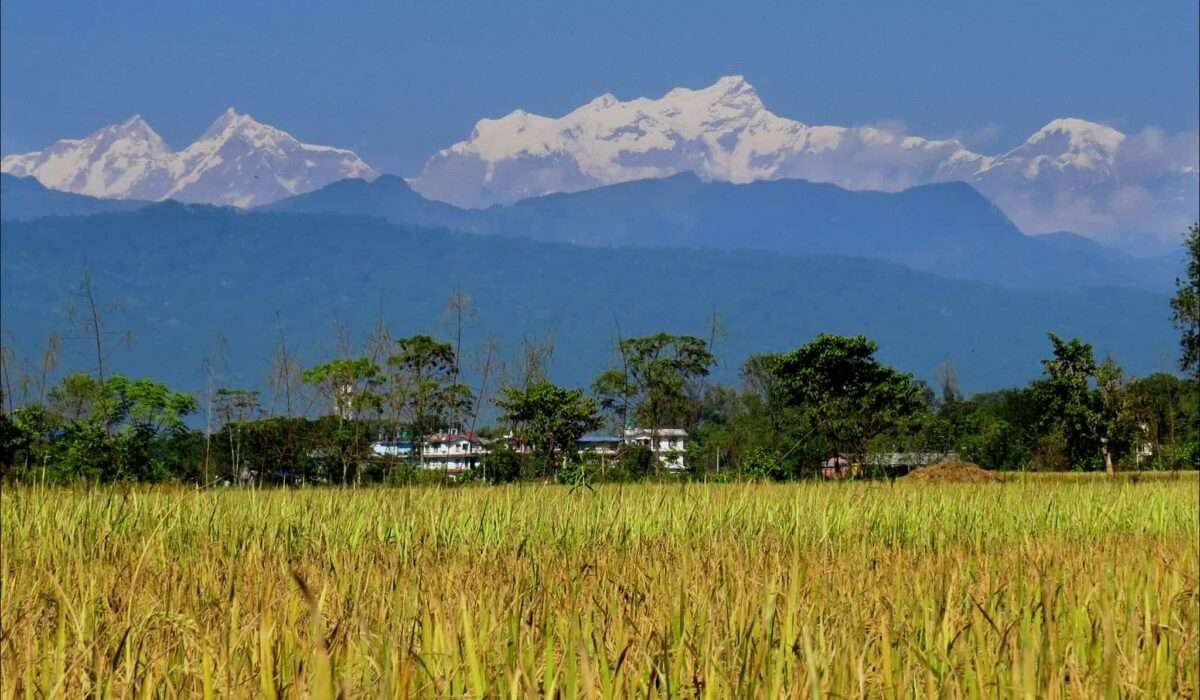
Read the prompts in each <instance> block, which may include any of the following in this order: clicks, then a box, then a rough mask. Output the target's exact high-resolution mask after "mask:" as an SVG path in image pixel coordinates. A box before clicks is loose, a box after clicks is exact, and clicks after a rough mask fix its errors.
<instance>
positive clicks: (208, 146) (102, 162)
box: [0, 107, 378, 207]
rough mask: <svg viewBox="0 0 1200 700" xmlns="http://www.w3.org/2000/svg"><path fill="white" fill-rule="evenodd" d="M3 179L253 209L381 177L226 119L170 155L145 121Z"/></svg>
mask: <svg viewBox="0 0 1200 700" xmlns="http://www.w3.org/2000/svg"><path fill="white" fill-rule="evenodd" d="M0 172H4V173H8V174H11V175H16V176H33V177H36V178H37V179H38V181H40V182H41V183H42V184H43V185H45V186H46V187H50V188H52V189H57V190H64V191H66V192H74V193H77V194H86V195H91V196H93V197H105V198H117V199H142V200H161V199H177V200H179V201H183V202H205V203H211V204H228V205H233V206H238V207H251V206H256V205H259V204H266V203H269V202H273V201H276V200H278V199H282V198H284V197H290V196H292V195H296V194H301V193H304V192H309V191H312V190H315V189H317V188H319V187H322V186H324V185H327V184H329V183H330V182H334V181H336V180H342V179H345V178H364V179H371V178H374V177H375V176H377V175H378V173H377V172H376V171H375V170H374V169H373V168H372V167H371V166H369V165H367V164H366V163H365V162H363V160H362V159H361V158H359V157H358V156H357V155H356V154H355V153H354V152H353V151H347V150H344V149H340V148H330V147H328V146H317V145H313V144H308V143H301V142H300V141H298V140H296V138H294V137H293V136H292V135H291V134H288V133H287V132H285V131H281V130H279V129H276V128H275V127H272V126H268V125H266V124H262V123H260V122H257V121H255V120H254V119H253V118H252V117H250V115H248V114H239V113H238V112H236V111H235V110H234V109H233V108H232V107H231V108H229V109H228V110H226V111H225V113H224V114H222V115H221V116H220V117H218V118H217V120H216V121H214V122H213V123H212V125H211V126H209V127H208V129H207V130H206V131H205V132H204V134H203V135H202V136H201V137H200V138H199V139H198V140H197V141H195V142H194V143H192V144H191V145H189V146H188V147H187V148H184V149H183V150H181V151H172V150H171V149H170V148H169V147H168V146H167V144H166V143H165V142H164V141H163V139H162V138H161V137H160V136H159V135H158V134H157V133H155V131H154V129H152V128H150V125H149V124H147V123H146V121H145V120H144V119H142V118H141V117H140V116H134V117H132V118H131V119H129V120H128V121H126V122H124V123H122V124H115V125H112V126H107V127H104V128H103V129H100V130H99V131H97V132H95V133H93V134H92V135H90V136H88V137H87V138H83V139H63V140H61V141H57V142H55V143H54V144H52V145H51V146H49V147H47V148H45V149H44V150H41V151H34V152H33V153H25V154H22V155H11V156H5V157H4V158H3V159H0Z"/></svg>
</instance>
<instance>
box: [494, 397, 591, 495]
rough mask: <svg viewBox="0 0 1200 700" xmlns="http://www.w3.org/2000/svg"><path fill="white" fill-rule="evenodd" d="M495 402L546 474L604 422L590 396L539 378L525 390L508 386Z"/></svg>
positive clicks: (566, 458) (554, 468)
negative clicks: (580, 440)
mask: <svg viewBox="0 0 1200 700" xmlns="http://www.w3.org/2000/svg"><path fill="white" fill-rule="evenodd" d="M495 403H496V406H497V407H498V408H500V410H501V411H503V415H502V416H501V420H503V421H505V422H506V423H508V424H510V425H511V426H512V427H513V431H514V434H515V436H516V438H517V440H518V441H519V442H521V443H524V444H526V445H529V446H531V447H532V448H533V450H534V452H535V453H536V454H537V455H538V456H539V457H540V458H541V460H542V475H543V476H549V475H550V474H552V473H553V472H554V471H555V470H556V469H557V468H558V467H560V466H562V465H564V464H565V463H566V461H567V460H568V459H569V458H570V457H572V456H574V454H575V450H576V445H577V443H578V442H579V438H581V437H583V435H584V434H585V433H587V432H588V431H590V430H595V429H597V428H599V427H600V426H601V425H603V421H602V420H601V418H600V414H599V412H598V411H597V408H596V402H595V401H593V400H592V399H591V397H589V396H587V395H585V394H584V393H583V392H582V391H581V390H579V389H564V388H563V387H560V386H557V385H555V384H551V383H550V382H547V381H536V382H534V383H532V384H530V385H529V386H528V387H526V388H525V389H523V390H522V389H517V388H515V387H509V388H506V389H504V390H503V391H502V392H501V395H500V396H499V397H498V398H497V399H496V401H495Z"/></svg>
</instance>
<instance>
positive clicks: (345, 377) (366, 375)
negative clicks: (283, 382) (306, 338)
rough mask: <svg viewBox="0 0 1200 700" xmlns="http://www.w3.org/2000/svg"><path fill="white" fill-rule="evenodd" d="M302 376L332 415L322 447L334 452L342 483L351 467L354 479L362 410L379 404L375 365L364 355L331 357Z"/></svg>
mask: <svg viewBox="0 0 1200 700" xmlns="http://www.w3.org/2000/svg"><path fill="white" fill-rule="evenodd" d="M302 379H303V381H304V383H305V384H310V385H313V386H315V387H317V389H318V390H319V391H320V392H321V394H322V395H324V396H325V399H326V400H327V401H328V403H329V407H330V412H331V413H332V415H333V416H334V417H335V418H336V425H335V428H334V429H333V431H332V432H331V433H329V434H328V436H327V437H328V439H327V441H326V444H325V449H327V450H331V451H332V452H333V454H335V455H336V456H337V460H338V462H339V463H340V465H341V468H342V485H343V486H344V485H345V484H347V483H348V480H349V476H350V468H351V467H353V468H354V478H355V481H357V480H358V476H359V473H358V472H359V470H358V465H359V462H360V461H361V460H362V459H363V458H365V457H366V440H365V437H366V425H365V424H364V421H363V420H362V419H363V417H364V414H368V413H371V412H373V411H375V412H377V411H378V409H379V405H380V398H379V395H378V393H376V391H375V388H376V387H377V386H379V383H380V381H381V379H380V375H379V366H378V365H376V364H375V363H374V362H372V361H371V360H370V358H366V357H356V358H347V359H340V360H333V361H331V362H326V363H325V364H322V365H317V366H316V367H313V368H312V369H308V370H305V372H304V374H303V375H302Z"/></svg>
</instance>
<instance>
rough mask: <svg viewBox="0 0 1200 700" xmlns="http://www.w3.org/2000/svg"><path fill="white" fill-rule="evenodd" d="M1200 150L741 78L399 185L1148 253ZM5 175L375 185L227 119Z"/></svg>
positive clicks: (170, 194) (173, 189)
mask: <svg viewBox="0 0 1200 700" xmlns="http://www.w3.org/2000/svg"><path fill="white" fill-rule="evenodd" d="M1198 153H1200V136H1198V135H1197V132H1195V131H1191V132H1183V133H1180V134H1173V135H1172V134H1165V133H1163V132H1161V131H1159V130H1157V129H1153V128H1148V129H1144V130H1142V131H1141V132H1139V133H1136V134H1128V135H1127V134H1123V133H1121V132H1120V131H1117V130H1116V129H1114V128H1112V127H1110V126H1106V125H1103V124H1098V123H1095V122H1090V121H1086V120H1083V119H1074V118H1068V119H1055V120H1053V121H1051V122H1050V123H1048V124H1046V125H1045V126H1044V127H1042V128H1041V129H1039V130H1038V131H1037V132H1036V133H1034V134H1033V135H1032V136H1030V137H1029V138H1028V139H1027V140H1026V141H1025V142H1024V143H1022V144H1020V145H1019V146H1017V147H1016V148H1013V149H1012V150H1009V151H1007V152H1005V153H1001V154H999V155H985V154H981V153H977V152H975V151H973V150H971V149H969V148H967V147H966V146H964V145H963V144H962V143H960V142H959V141H958V140H956V139H929V138H922V137H919V136H915V135H910V134H907V133H904V132H903V131H902V130H900V129H897V128H895V127H886V126H856V127H843V126H810V125H807V124H804V123H802V122H799V121H795V120H792V119H788V118H785V117H781V116H777V115H776V114H774V113H772V112H771V111H770V110H768V109H767V108H766V106H765V105H764V103H763V101H762V100H761V99H760V97H759V96H758V93H757V92H756V91H755V89H754V87H753V86H752V85H750V83H748V82H747V81H746V80H745V79H744V78H742V77H740V76H728V77H723V78H720V79H719V80H717V81H716V82H715V83H713V84H712V85H710V86H708V87H705V88H701V89H688V88H676V89H674V90H671V91H670V92H668V93H667V94H665V95H663V96H662V97H660V98H658V99H651V98H644V97H643V98H637V99H632V100H628V101H622V100H619V99H617V98H616V97H615V96H613V95H611V94H605V95H601V96H600V97H597V98H595V99H594V100H592V101H590V102H588V103H587V104H585V105H583V106H581V107H579V108H577V109H575V110H574V111H572V112H570V113H569V114H566V115H564V116H562V117H557V118H553V117H544V116H540V115H536V114H531V113H529V112H525V111H522V110H517V111H515V112H512V113H510V114H508V115H507V116H504V117H501V118H499V119H482V120H480V121H479V122H478V123H477V124H476V126H475V128H474V130H473V131H472V132H471V134H470V136H469V138H467V140H465V141H460V142H459V143H456V144H454V145H452V146H450V147H448V148H445V149H443V150H441V151H438V152H437V153H436V154H434V155H433V156H432V157H430V158H429V159H428V160H427V161H426V163H425V164H424V167H423V169H422V170H421V172H420V174H419V175H418V176H417V177H415V178H411V179H409V180H408V182H409V184H410V185H411V186H412V188H413V189H414V190H415V191H416V192H418V193H420V194H421V195H422V196H424V197H426V198H428V199H433V200H439V201H442V202H448V203H451V204H455V205H458V206H462V207H470V208H480V207H487V206H490V205H493V204H504V203H512V202H516V201H518V200H521V199H526V198H530V197H537V196H540V195H544V194H549V193H556V192H577V191H581V190H588V189H593V188H596V187H601V186H606V185H612V184H618V183H622V182H628V181H632V180H641V179H652V178H663V177H670V176H673V175H676V174H680V173H685V172H692V173H695V174H696V175H698V176H699V177H701V178H702V179H704V180H709V181H727V182H733V183H748V182H753V181H761V180H779V179H804V180H810V181H814V182H825V183H832V184H835V185H838V186H841V187H843V188H847V189H854V190H882V191H887V192H896V191H900V190H903V189H906V188H909V187H913V186H917V185H923V184H930V183H937V182H949V181H965V182H968V183H970V184H971V185H972V186H974V187H975V188H976V189H978V190H979V191H980V192H982V193H983V194H984V195H985V196H987V197H988V198H989V199H990V200H991V201H992V202H993V203H995V204H996V205H997V206H999V207H1000V209H1001V210H1003V211H1004V212H1005V214H1007V215H1008V217H1009V218H1010V219H1012V220H1013V222H1014V223H1016V224H1017V225H1018V226H1019V227H1020V228H1021V229H1022V230H1023V231H1024V232H1025V233H1043V232H1053V231H1075V232H1079V233H1083V234H1085V235H1088V236H1091V237H1093V238H1096V239H1099V240H1101V241H1104V242H1108V243H1118V244H1122V246H1123V247H1125V248H1126V249H1129V250H1131V251H1134V252H1138V253H1142V252H1144V253H1153V252H1157V251H1160V250H1162V249H1165V248H1173V247H1177V245H1178V236H1179V233H1180V232H1182V231H1183V230H1185V229H1186V227H1187V225H1188V224H1189V223H1190V222H1192V221H1193V220H1195V219H1196V218H1197V216H1198V214H1197V210H1198V208H1200V204H1198V200H1200V197H1198V196H1197V191H1198V190H1200V155H1198ZM0 172H4V173H9V174H11V175H17V176H33V177H35V178H37V180H38V181H40V182H41V183H42V184H43V185H45V186H46V187H49V188H52V189H57V190H64V191H67V192H74V193H78V194H86V195H92V196H96V197H106V198H120V199H141V200H161V199H178V200H181V201H185V202H205V203H214V204H228V205H234V206H239V207H251V206H258V205H262V204H269V203H271V202H274V201H278V200H281V199H284V198H286V197H290V196H293V195H297V194H302V193H305V192H309V191H312V190H316V189H318V188H320V187H323V186H324V185H326V184H329V183H331V182H334V181H336V180H341V179H346V178H361V179H366V180H371V179H373V178H375V177H376V176H377V175H378V174H379V173H378V171H377V170H376V169H375V168H373V167H371V166H370V165H368V164H367V163H366V162H364V161H363V160H362V159H361V158H359V157H358V156H357V155H356V154H355V153H354V152H352V151H348V150H343V149H338V148H331V147H328V146H316V145H312V144H305V143H301V142H300V141H298V140H297V139H295V138H294V137H292V136H291V135H290V134H288V133H286V132H284V131H281V130H279V129H277V128H274V127H272V126H268V125H265V124H261V123H259V122H257V121H255V120H254V119H252V118H251V117H250V116H249V115H245V114H239V113H238V112H236V111H234V110H233V109H232V108H230V109H229V110H227V111H226V112H225V113H224V114H222V115H221V116H220V117H219V118H218V119H217V120H216V121H215V122H213V124H212V125H211V126H210V127H209V128H208V130H207V131H206V132H205V133H204V135H203V136H201V137H200V139H199V140H197V141H196V142H195V143H193V144H191V145H189V146H188V147H186V148H184V149H183V150H181V151H172V150H171V149H170V148H169V147H168V146H167V144H166V143H164V142H163V140H162V138H160V137H159V135H158V134H156V133H155V132H154V130H153V129H151V128H150V126H149V125H148V124H147V123H146V122H145V121H144V120H143V119H142V118H141V117H137V116H135V117H133V118H131V119H129V120H128V121H126V122H125V123H123V124H118V125H113V126H108V127H105V128H103V129H100V130H99V131H97V132H95V133H93V134H92V135H90V136H88V137H87V138H84V139H64V140H62V141H58V142H56V143H54V144H52V145H51V146H49V147H47V148H45V149H44V150H41V151H35V152H33V153H26V154H22V155H10V156H6V157H4V158H3V159H0Z"/></svg>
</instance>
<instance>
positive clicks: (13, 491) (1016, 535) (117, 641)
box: [0, 479, 1200, 698]
mask: <svg viewBox="0 0 1200 700" xmlns="http://www.w3.org/2000/svg"><path fill="white" fill-rule="evenodd" d="M1198 489H1200V482H1197V481H1196V480H1195V479H1187V480H1177V481H1171V482H1155V483H1136V484H1134V483H1109V482H1105V481H1086V482H1080V483H1003V484H997V485H983V486H977V485H968V484H941V483H905V482H898V483H895V484H887V483H841V484H814V483H804V484H791V485H699V484H690V485H675V486H666V485H664V486H646V485H639V486H634V487H618V486H606V487H599V488H597V489H596V490H595V491H587V490H586V489H584V490H576V491H571V490H569V489H568V488H565V487H557V486H521V487H490V488H456V489H441V490H439V489H364V490H357V491H352V490H332V489H329V490H325V489H313V490H300V491H295V490H293V491H286V490H277V491H248V490H228V491H209V492H195V491H187V490H182V489H181V490H171V489H154V490H132V491H122V490H117V489H99V490H90V491H83V490H78V491H70V490H61V491H53V490H51V491H40V490H36V489H27V488H6V489H4V491H3V495H2V496H0V515H2V516H3V531H2V533H0V573H2V577H3V578H2V586H3V589H2V593H3V598H2V602H0V615H2V621H3V639H2V641H0V659H2V660H0V672H2V673H0V695H2V696H3V697H4V698H8V697H25V696H27V695H30V696H34V697H50V696H55V697H82V696H85V695H96V696H119V697H124V696H133V695H137V696H150V697H192V696H209V697H262V696H265V697H281V698H282V697H333V696H336V695H337V694H339V693H341V694H345V695H346V696H348V697H357V696H387V697H406V696H408V697H450V696H453V697H500V696H505V697H543V696H559V697H632V696H638V697H695V696H703V697H715V698H725V697H770V698H776V697H801V696H803V697H826V696H829V697H913V696H924V697H938V696H941V697H1013V696H1021V697H1080V698H1082V697H1100V696H1113V697H1115V696H1122V697H1132V696H1137V697H1196V696H1197V693H1198V682H1200V671H1198V669H1197V665H1196V663H1195V660H1196V658H1197V654H1198V653H1200V631H1198V628H1200V616H1198V612H1197V610H1198V606H1200V594H1198V591H1197V587H1198V582H1197V570H1198V567H1200V561H1198V556H1200V555H1198V551H1197V550H1198V548H1200V530H1198V528H1200V525H1198V518H1200V512H1198V510H1200V504H1198V499H1200V492H1198Z"/></svg>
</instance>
